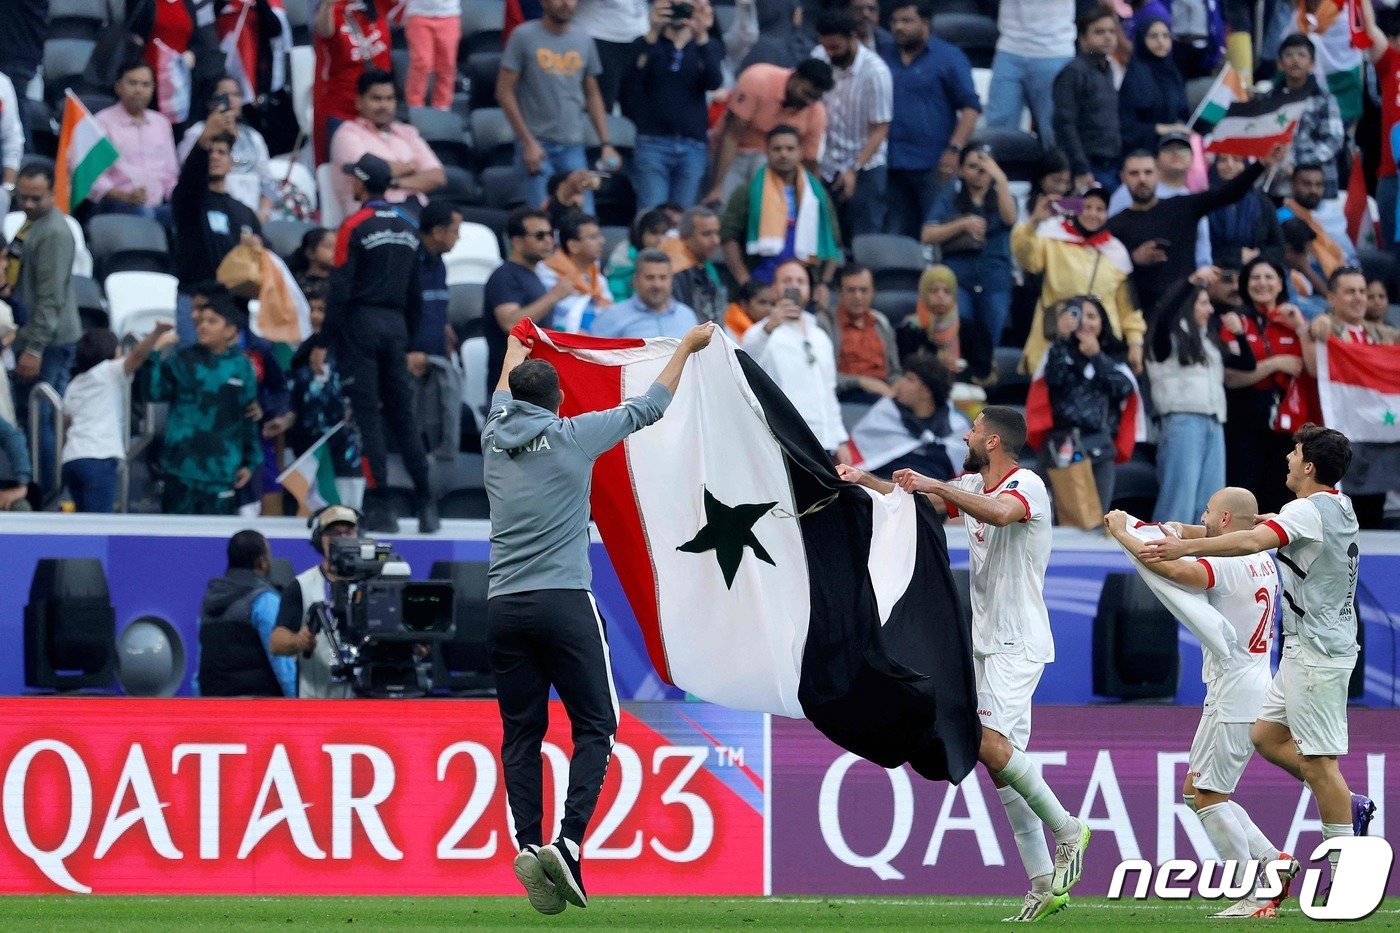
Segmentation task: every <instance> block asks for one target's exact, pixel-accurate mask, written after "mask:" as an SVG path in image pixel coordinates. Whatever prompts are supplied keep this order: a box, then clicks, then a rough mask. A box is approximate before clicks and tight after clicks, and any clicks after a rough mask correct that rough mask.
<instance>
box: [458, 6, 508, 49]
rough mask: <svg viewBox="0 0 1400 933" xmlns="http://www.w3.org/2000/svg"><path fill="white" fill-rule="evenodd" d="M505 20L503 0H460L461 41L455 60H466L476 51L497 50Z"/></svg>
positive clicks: (500, 43)
mask: <svg viewBox="0 0 1400 933" xmlns="http://www.w3.org/2000/svg"><path fill="white" fill-rule="evenodd" d="M505 20H506V5H505V2H504V0H462V41H461V44H460V45H459V46H458V54H457V60H458V61H466V60H467V59H468V58H470V57H471V56H472V55H474V54H476V53H477V52H499V51H500V50H501V45H502V42H501V33H502V31H503V30H504V28H505Z"/></svg>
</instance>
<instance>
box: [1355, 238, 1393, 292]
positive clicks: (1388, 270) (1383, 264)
mask: <svg viewBox="0 0 1400 933" xmlns="http://www.w3.org/2000/svg"><path fill="white" fill-rule="evenodd" d="M1356 258H1357V261H1358V262H1359V263H1360V265H1361V271H1363V272H1365V273H1366V278H1368V279H1372V278H1377V279H1380V280H1381V281H1382V282H1384V283H1385V288H1386V291H1388V292H1390V297H1391V299H1392V300H1394V299H1395V298H1396V288H1397V285H1400V282H1397V281H1396V276H1397V272H1400V264H1397V263H1396V260H1395V257H1394V256H1393V255H1391V254H1390V253H1383V252H1381V251H1380V250H1375V249H1358V250H1357V251H1356Z"/></svg>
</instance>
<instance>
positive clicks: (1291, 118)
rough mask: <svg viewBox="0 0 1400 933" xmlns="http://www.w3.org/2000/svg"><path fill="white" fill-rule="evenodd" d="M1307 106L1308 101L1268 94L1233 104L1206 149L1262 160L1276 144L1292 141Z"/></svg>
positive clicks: (1212, 132)
mask: <svg viewBox="0 0 1400 933" xmlns="http://www.w3.org/2000/svg"><path fill="white" fill-rule="evenodd" d="M1307 106H1308V103H1307V101H1293V102H1284V101H1281V100H1273V99H1271V98H1268V97H1260V98H1256V99H1254V100H1245V101H1240V102H1238V103H1234V104H1231V105H1230V109H1229V110H1227V111H1226V112H1225V116H1224V118H1223V119H1222V120H1221V121H1220V122H1219V123H1217V124H1216V125H1215V128H1214V129H1213V130H1212V131H1211V136H1210V142H1208V143H1206V152H1213V153H1216V154H1217V155H1222V154H1223V155H1233V156H1239V157H1240V158H1244V159H1251V158H1252V159H1262V158H1264V157H1265V156H1267V155H1268V154H1269V153H1270V152H1271V151H1273V148H1274V147H1275V146H1283V145H1287V144H1289V143H1291V142H1292V141H1293V132H1294V130H1296V129H1297V128H1298V119H1299V118H1300V117H1301V116H1302V115H1303V110H1304V109H1305V108H1306V107H1307Z"/></svg>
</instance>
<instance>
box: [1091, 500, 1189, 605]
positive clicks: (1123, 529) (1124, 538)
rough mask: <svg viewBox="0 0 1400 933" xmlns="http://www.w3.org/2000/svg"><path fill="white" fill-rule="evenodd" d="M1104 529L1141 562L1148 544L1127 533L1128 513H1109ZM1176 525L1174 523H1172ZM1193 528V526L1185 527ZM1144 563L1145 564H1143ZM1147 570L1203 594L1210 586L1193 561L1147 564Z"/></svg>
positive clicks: (1104, 521)
mask: <svg viewBox="0 0 1400 933" xmlns="http://www.w3.org/2000/svg"><path fill="white" fill-rule="evenodd" d="M1103 524H1104V529H1105V530H1106V531H1107V532H1108V533H1109V534H1110V535H1111V536H1112V537H1113V539H1114V540H1115V541H1117V542H1118V543H1119V544H1121V545H1123V547H1124V548H1125V549H1126V550H1127V551H1128V552H1129V553H1130V554H1132V555H1133V556H1134V557H1136V558H1138V559H1139V560H1142V550H1143V548H1145V547H1146V546H1147V544H1148V542H1146V541H1143V540H1142V539H1140V538H1138V537H1137V536H1135V535H1133V534H1131V533H1130V532H1129V531H1128V513H1127V512H1124V511H1122V510H1119V509H1115V510H1113V511H1112V512H1109V513H1108V514H1107V515H1105V516H1104V517H1103ZM1173 524H1176V523H1173ZM1187 527H1193V526H1187ZM1201 532H1202V539H1204V537H1205V535H1204V532H1205V529H1204V528H1202V529H1201ZM1144 563H1145V562H1144ZM1146 566H1147V569H1148V570H1151V571H1152V572H1153V573H1155V574H1157V576H1159V577H1165V578H1166V579H1168V580H1171V581H1172V582H1173V583H1179V584H1180V585H1182V586H1185V587H1190V588H1191V589H1193V590H1199V591H1201V592H1205V591H1206V590H1207V589H1208V588H1209V585H1210V575H1209V574H1207V573H1206V568H1204V567H1202V566H1201V565H1200V564H1199V563H1197V562H1196V561H1194V560H1167V561H1158V562H1157V563H1151V564H1147V565H1146Z"/></svg>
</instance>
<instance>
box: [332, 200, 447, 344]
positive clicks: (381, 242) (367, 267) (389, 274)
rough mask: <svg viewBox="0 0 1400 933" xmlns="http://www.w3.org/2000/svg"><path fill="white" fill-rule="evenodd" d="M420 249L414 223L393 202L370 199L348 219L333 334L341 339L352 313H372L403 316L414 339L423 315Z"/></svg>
mask: <svg viewBox="0 0 1400 933" xmlns="http://www.w3.org/2000/svg"><path fill="white" fill-rule="evenodd" d="M418 246H419V242H418V231H417V228H416V227H415V226H414V224H413V222H412V221H410V220H409V219H408V218H407V217H405V216H404V215H403V213H402V212H400V211H399V210H398V209H397V208H395V207H394V206H393V205H391V204H389V203H388V202H387V201H369V202H367V203H366V204H365V206H364V207H362V208H360V209H359V210H358V211H356V212H355V213H354V214H352V215H351V216H349V217H347V218H346V219H345V222H344V223H343V224H341V226H340V233H339V234H338V235H337V236H336V241H335V269H334V271H332V272H331V293H330V297H329V299H328V300H327V301H326V323H325V327H326V329H327V331H328V336H331V337H335V336H336V333H337V330H338V329H339V328H340V327H341V326H343V325H345V324H346V323H347V321H346V317H347V316H348V315H349V314H350V313H351V312H353V311H364V310H369V309H374V310H380V311H397V312H399V313H400V314H402V315H403V317H404V323H405V324H406V325H407V326H408V337H409V338H412V337H413V336H414V335H415V334H417V333H418V324H419V321H420V319H421V317H422V313H423V285H422V282H421V281H420V280H419V277H418V271H419V269H418Z"/></svg>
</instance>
